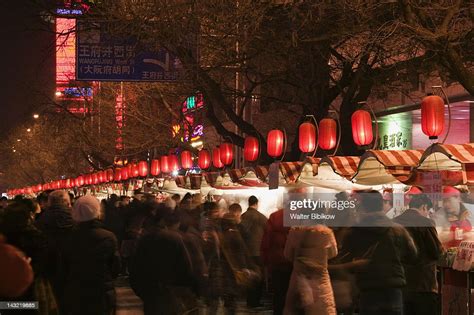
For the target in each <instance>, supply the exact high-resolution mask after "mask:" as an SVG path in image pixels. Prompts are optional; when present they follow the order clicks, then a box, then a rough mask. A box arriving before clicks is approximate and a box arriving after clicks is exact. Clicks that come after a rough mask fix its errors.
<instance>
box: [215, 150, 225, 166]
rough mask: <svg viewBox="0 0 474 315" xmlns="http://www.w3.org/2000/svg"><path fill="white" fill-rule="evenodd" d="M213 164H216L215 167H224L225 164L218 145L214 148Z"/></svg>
mask: <svg viewBox="0 0 474 315" xmlns="http://www.w3.org/2000/svg"><path fill="white" fill-rule="evenodd" d="M212 165H214V167H215V168H222V167H224V164H223V163H222V162H221V152H220V150H219V148H218V147H217V148H214V149H213V150H212Z"/></svg>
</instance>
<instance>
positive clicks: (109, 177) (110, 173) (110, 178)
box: [106, 168, 114, 182]
mask: <svg viewBox="0 0 474 315" xmlns="http://www.w3.org/2000/svg"><path fill="white" fill-rule="evenodd" d="M106 180H107V182H111V181H113V180H114V170H113V169H111V168H109V169H108V170H107V171H106Z"/></svg>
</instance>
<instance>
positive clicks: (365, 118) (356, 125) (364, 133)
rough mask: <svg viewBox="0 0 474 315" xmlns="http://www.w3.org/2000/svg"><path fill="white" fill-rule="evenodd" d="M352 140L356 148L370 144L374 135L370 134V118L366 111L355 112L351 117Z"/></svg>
mask: <svg viewBox="0 0 474 315" xmlns="http://www.w3.org/2000/svg"><path fill="white" fill-rule="evenodd" d="M351 123H352V138H353V139H354V142H355V143H356V144H357V145H358V146H365V145H369V144H370V143H372V141H373V140H374V135H373V132H372V117H370V113H369V112H368V111H365V110H362V109H359V110H356V111H355V112H354V113H353V114H352V117H351Z"/></svg>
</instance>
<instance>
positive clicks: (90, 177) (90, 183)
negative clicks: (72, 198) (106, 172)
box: [84, 174, 92, 185]
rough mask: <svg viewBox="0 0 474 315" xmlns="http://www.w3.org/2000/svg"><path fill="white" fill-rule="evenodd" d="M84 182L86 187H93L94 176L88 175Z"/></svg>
mask: <svg viewBox="0 0 474 315" xmlns="http://www.w3.org/2000/svg"><path fill="white" fill-rule="evenodd" d="M84 181H85V183H86V185H92V175H91V174H87V175H86V177H85V179H84Z"/></svg>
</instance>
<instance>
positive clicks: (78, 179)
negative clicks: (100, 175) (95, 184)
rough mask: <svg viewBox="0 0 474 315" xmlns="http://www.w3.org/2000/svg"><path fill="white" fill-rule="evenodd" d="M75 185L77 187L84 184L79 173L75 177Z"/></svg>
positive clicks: (82, 177)
mask: <svg viewBox="0 0 474 315" xmlns="http://www.w3.org/2000/svg"><path fill="white" fill-rule="evenodd" d="M76 186H77V187H82V186H84V176H82V175H79V176H78V177H77V178H76Z"/></svg>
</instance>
